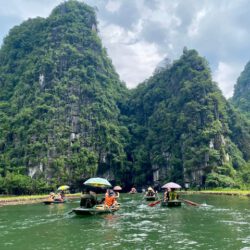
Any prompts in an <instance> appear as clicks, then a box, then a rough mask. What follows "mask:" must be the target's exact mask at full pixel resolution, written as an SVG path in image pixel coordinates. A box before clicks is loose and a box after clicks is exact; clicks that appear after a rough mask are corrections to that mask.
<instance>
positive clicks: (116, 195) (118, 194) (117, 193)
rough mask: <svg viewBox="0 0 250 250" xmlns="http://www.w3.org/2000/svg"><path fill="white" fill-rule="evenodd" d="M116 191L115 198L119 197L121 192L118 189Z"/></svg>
mask: <svg viewBox="0 0 250 250" xmlns="http://www.w3.org/2000/svg"><path fill="white" fill-rule="evenodd" d="M114 192H115V198H116V199H118V198H119V197H120V193H119V192H118V191H114Z"/></svg>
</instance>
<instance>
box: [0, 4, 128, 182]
mask: <svg viewBox="0 0 250 250" xmlns="http://www.w3.org/2000/svg"><path fill="white" fill-rule="evenodd" d="M96 25H97V21H96V15H95V12H94V10H93V9H92V8H91V7H89V6H87V5H86V4H84V3H80V2H77V1H67V2H65V3H63V4H61V5H59V6H58V7H56V8H55V9H54V10H53V11H52V13H51V15H50V16H49V17H48V18H46V19H44V18H35V19H29V20H28V21H26V22H23V23H22V24H21V25H19V26H16V27H14V28H13V29H12V30H11V31H10V33H9V35H8V36H7V37H6V38H5V40H4V44H3V46H2V48H1V50H0V57H1V62H0V88H1V92H0V131H1V132H0V153H1V156H0V170H1V169H3V175H6V173H7V172H8V171H11V172H18V173H20V174H29V175H30V176H32V177H33V178H38V179H39V178H46V179H47V180H49V182H50V183H52V184H53V183H56V184H58V185H60V183H62V184H64V183H65V182H66V183H68V182H70V183H71V184H76V185H78V184H77V183H78V182H80V180H82V179H84V178H87V177H88V176H92V175H94V174H95V173H97V172H98V171H102V169H106V171H110V172H115V171H116V172H117V170H116V169H117V168H120V166H121V165H122V164H123V162H124V160H125V152H124V148H125V145H126V137H127V136H128V131H127V128H126V127H124V126H123V125H122V124H121V122H120V121H119V116H120V110H119V108H118V104H119V102H120V100H125V94H126V93H127V89H126V87H125V86H124V84H122V83H121V82H120V80H119V77H118V75H117V73H116V72H115V70H114V67H113V65H112V63H111V60H110V59H109V58H108V56H107V54H106V50H105V49H104V48H103V46H102V44H101V41H100V39H99V37H98V33H97V30H96V28H95V27H96ZM20 166H23V169H22V170H21V171H20Z"/></svg>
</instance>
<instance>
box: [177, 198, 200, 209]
mask: <svg viewBox="0 0 250 250" xmlns="http://www.w3.org/2000/svg"><path fill="white" fill-rule="evenodd" d="M180 200H182V201H184V202H185V203H187V204H188V205H190V206H195V207H197V206H200V205H201V204H198V203H195V202H193V201H189V200H184V199H180Z"/></svg>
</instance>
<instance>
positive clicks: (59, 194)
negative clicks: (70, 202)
mask: <svg viewBox="0 0 250 250" xmlns="http://www.w3.org/2000/svg"><path fill="white" fill-rule="evenodd" d="M55 201H60V202H63V197H62V194H61V193H58V194H57V195H56V197H55Z"/></svg>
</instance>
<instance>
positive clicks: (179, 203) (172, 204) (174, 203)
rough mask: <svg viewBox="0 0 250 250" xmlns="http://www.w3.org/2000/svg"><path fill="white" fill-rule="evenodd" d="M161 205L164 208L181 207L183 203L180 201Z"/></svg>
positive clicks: (164, 202)
mask: <svg viewBox="0 0 250 250" xmlns="http://www.w3.org/2000/svg"><path fill="white" fill-rule="evenodd" d="M161 205H162V206H163V207H180V206H181V201H180V200H170V201H162V202H161Z"/></svg>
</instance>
